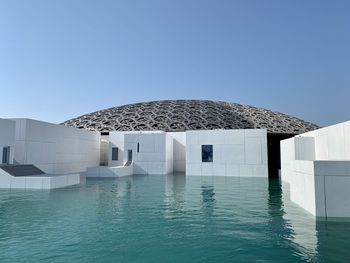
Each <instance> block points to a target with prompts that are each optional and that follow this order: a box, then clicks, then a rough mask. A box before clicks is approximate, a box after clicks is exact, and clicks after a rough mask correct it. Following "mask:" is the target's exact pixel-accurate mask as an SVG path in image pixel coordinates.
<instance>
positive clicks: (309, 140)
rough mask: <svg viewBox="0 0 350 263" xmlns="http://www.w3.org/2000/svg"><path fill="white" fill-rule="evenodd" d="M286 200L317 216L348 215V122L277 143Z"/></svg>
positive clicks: (349, 206) (349, 131) (349, 213)
mask: <svg viewBox="0 0 350 263" xmlns="http://www.w3.org/2000/svg"><path fill="white" fill-rule="evenodd" d="M281 176H282V180H283V181H285V182H287V183H289V187H290V199H291V200H292V201H293V202H295V203H297V204H298V205H299V206H301V207H303V208H304V209H305V210H306V211H308V212H310V213H311V214H313V215H315V216H318V217H327V218H328V217H333V218H336V217H350V202H349V201H348V200H350V191H349V189H350V122H345V123H340V124H338V125H333V126H330V127H326V128H322V129H319V130H316V131H312V132H308V133H304V134H301V135H298V136H296V137H294V138H290V139H287V140H284V141H282V142H281Z"/></svg>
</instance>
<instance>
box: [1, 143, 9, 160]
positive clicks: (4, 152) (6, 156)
mask: <svg viewBox="0 0 350 263" xmlns="http://www.w3.org/2000/svg"><path fill="white" fill-rule="evenodd" d="M9 161H10V147H9V146H8V147H3V148H2V163H3V164H9Z"/></svg>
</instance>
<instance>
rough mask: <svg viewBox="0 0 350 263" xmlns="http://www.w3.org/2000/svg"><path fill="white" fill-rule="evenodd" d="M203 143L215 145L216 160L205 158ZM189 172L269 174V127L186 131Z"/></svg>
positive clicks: (245, 175)
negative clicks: (207, 160) (203, 156)
mask: <svg viewBox="0 0 350 263" xmlns="http://www.w3.org/2000/svg"><path fill="white" fill-rule="evenodd" d="M201 145H213V162H202V150H201ZM186 174H188V175H214V176H242V177H267V176H268V164H267V133H266V130H264V129H252V130H203V131H187V132H186Z"/></svg>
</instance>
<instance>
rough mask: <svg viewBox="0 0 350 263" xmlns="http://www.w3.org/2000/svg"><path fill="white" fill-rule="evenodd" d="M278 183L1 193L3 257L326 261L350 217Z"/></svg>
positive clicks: (172, 179) (114, 183) (178, 182)
mask: <svg viewBox="0 0 350 263" xmlns="http://www.w3.org/2000/svg"><path fill="white" fill-rule="evenodd" d="M287 196H288V189H285V187H281V185H280V183H279V181H278V180H270V181H269V180H267V179H258V178H226V177H207V178H205V177H185V176H183V175H174V176H173V175H168V176H134V177H126V178H119V179H106V180H105V179H99V180H97V179H91V180H90V179H88V180H87V181H86V184H83V185H81V186H80V187H78V188H66V189H57V190H53V191H0V251H1V253H0V262H37V261H47V262H116V261H122V262H130V261H132V262H164V261H166V262H208V261H217V262H227V261H234V262H249V261H268V262H281V261H283V262H305V261H309V262H328V261H338V262H342V261H344V260H347V259H348V258H349V256H350V252H349V251H350V249H349V248H350V245H349V242H348V241H347V240H348V239H349V235H350V224H349V223H347V222H322V221H316V220H315V219H314V218H313V217H312V216H310V215H309V214H307V213H306V212H305V211H304V210H302V209H301V208H299V207H297V206H296V205H294V204H292V203H290V201H289V200H288V198H287Z"/></svg>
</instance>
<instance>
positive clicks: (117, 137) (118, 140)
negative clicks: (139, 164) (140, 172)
mask: <svg viewBox="0 0 350 263" xmlns="http://www.w3.org/2000/svg"><path fill="white" fill-rule="evenodd" d="M125 133H126V132H119V131H115V132H110V133H109V136H108V140H109V144H108V145H109V146H108V166H122V165H124V135H125ZM113 147H118V160H117V161H112V148H113Z"/></svg>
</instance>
